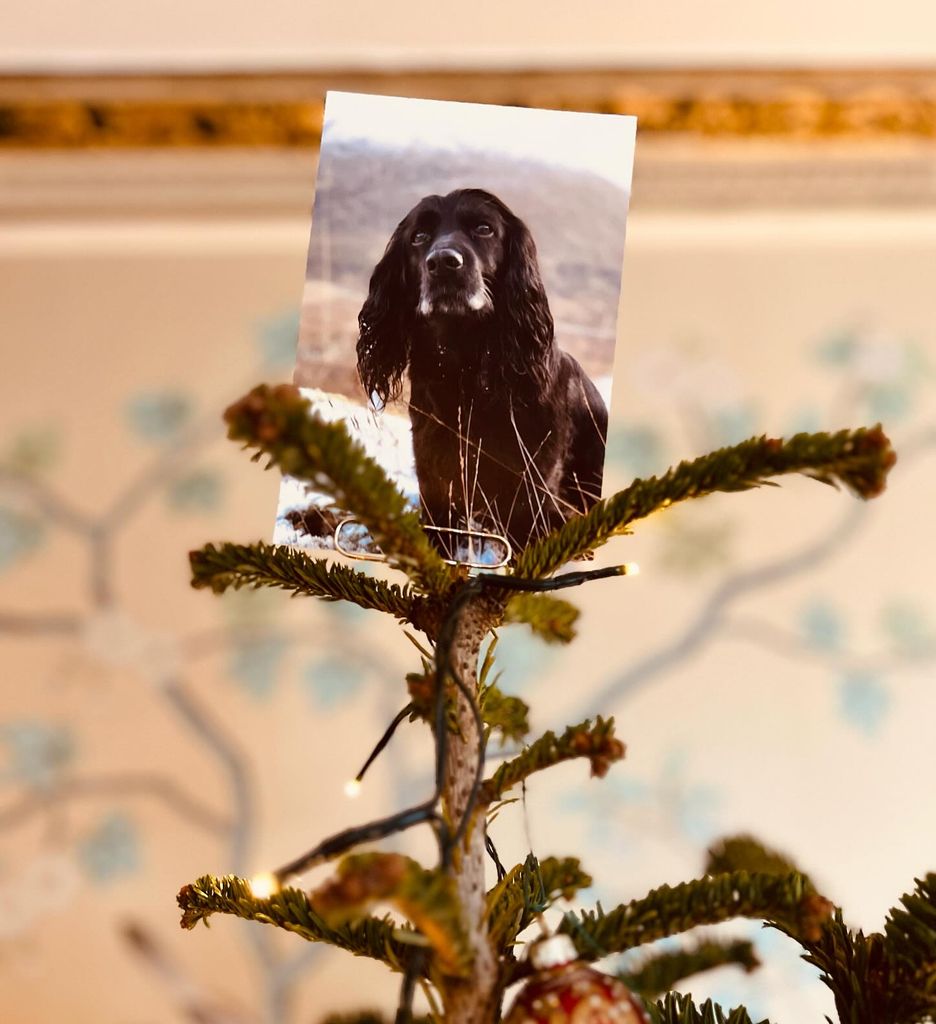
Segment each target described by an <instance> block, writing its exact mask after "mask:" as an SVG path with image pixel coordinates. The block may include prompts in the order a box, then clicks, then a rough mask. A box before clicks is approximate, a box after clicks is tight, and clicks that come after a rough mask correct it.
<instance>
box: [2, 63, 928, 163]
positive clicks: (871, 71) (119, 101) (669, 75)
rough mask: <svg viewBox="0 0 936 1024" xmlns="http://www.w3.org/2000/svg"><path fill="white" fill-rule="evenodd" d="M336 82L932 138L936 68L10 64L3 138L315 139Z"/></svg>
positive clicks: (15, 143) (758, 133) (821, 137)
mask: <svg viewBox="0 0 936 1024" xmlns="http://www.w3.org/2000/svg"><path fill="white" fill-rule="evenodd" d="M328 89H337V90H344V91H350V92H368V93H385V94H388V95H399V96H419V97H424V98H435V99H448V100H464V101H470V102H479V103H500V104H508V105H516V106H525V107H546V108H550V109H560V110H584V111H596V112H602V113H627V114H636V115H637V117H638V119H639V131H640V134H641V137H642V138H643V139H645V140H657V139H659V140H666V139H672V140H686V141H690V140H692V141H698V140H704V139H711V140H716V141H724V142H730V141H731V140H736V139H743V140H747V141H750V140H752V139H757V140H762V141H764V142H766V143H770V142H783V143H790V142H796V143H806V144H809V143H817V142H835V143H845V144H848V143H852V142H861V143H868V142H869V141H871V142H873V141H878V142H883V141H887V140H894V139H901V140H904V141H908V142H919V143H933V142H936V69H915V70H909V69H904V68H856V69H851V70H823V71H806V70H795V69H791V70H750V69H733V70H732V69H717V70H716V69H705V70H669V71H667V70H613V69H608V70H587V71H586V70H567V69H562V70H554V71H548V70H546V71H512V72H502V71H444V72H443V71H400V72H387V73H375V72H363V71H361V72H352V71H338V72H334V73H326V72H315V73H298V72H294V73H277V74H216V75H215V74H212V75H199V74H191V75H140V76H131V75H113V76H51V75H45V76H40V75H34V76H6V77H0V149H3V150H56V149H57V150H96V149H111V150H114V149H180V148H188V149H199V150H210V149H218V148H246V149H254V148H260V149H262V148H266V149H279V150H283V149H285V150H290V149H308V148H313V149H314V148H315V147H317V146H318V144H319V142H320V139H321V130H322V111H323V98H324V94H325V91H326V90H328ZM557 141H558V140H557Z"/></svg>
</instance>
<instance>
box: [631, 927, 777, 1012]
mask: <svg viewBox="0 0 936 1024" xmlns="http://www.w3.org/2000/svg"><path fill="white" fill-rule="evenodd" d="M726 964H733V965H736V966H738V967H740V968H742V970H744V972H745V973H746V974H750V973H751V972H752V971H754V970H756V969H757V968H758V967H760V960H758V958H757V954H756V953H755V952H754V945H753V943H751V942H750V941H748V940H747V939H735V940H732V941H722V940H720V939H702V940H701V941H699V942H696V943H695V944H694V945H692V946H690V947H688V948H686V949H674V950H665V951H662V952H658V953H650V954H648V955H647V956H645V957H643V958H642V959H641V960H640V961H639V962H638V963H637V964H635V965H634V966H633V967H631V968H630V969H629V970H627V971H623V972H620V973H619V974H618V977H619V978H620V979H621V981H623V982H624V984H625V985H626V986H627V987H628V988H629V989H633V991H634V992H638V993H639V994H640V995H641V996H643V997H644V999H650V998H655V997H656V996H658V995H660V994H661V993H663V992H668V991H669V990H670V989H671V988H673V987H674V986H675V985H678V984H679V983H680V982H681V981H684V980H685V979H686V978H691V977H692V976H693V975H694V974H701V973H703V972H704V971H710V970H713V969H714V968H716V967H724V966H725V965H726Z"/></svg>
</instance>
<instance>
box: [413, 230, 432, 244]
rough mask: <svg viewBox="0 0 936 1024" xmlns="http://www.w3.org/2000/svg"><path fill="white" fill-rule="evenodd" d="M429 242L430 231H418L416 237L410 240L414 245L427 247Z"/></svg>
mask: <svg viewBox="0 0 936 1024" xmlns="http://www.w3.org/2000/svg"><path fill="white" fill-rule="evenodd" d="M428 241H429V232H428V231H417V232H416V234H415V235H413V237H412V238H411V239H410V243H411V244H412V245H425V244H426V242H428Z"/></svg>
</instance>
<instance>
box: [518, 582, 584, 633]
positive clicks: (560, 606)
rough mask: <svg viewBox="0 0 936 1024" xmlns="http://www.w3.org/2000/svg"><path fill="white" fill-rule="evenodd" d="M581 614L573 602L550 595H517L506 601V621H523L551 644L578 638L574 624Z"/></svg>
mask: <svg viewBox="0 0 936 1024" xmlns="http://www.w3.org/2000/svg"><path fill="white" fill-rule="evenodd" d="M580 614H581V613H580V612H579V610H578V608H576V607H575V605H574V604H570V603H569V602H568V601H563V600H562V599H561V598H558V597H552V596H550V595H549V594H515V595H514V596H513V597H512V598H511V599H510V601H509V602H508V603H507V609H506V611H505V613H504V623H505V624H510V623H512V622H523V623H526V625H528V626H529V627H530V629H531V630H532V631H533V632H534V633H535V634H536V635H537V636H538V637H540V638H541V639H542V640H545V641H546V642H547V643H550V644H568V643H571V642H572V641H573V640H574V639H575V623H576V622H577V621H578V617H579V615H580Z"/></svg>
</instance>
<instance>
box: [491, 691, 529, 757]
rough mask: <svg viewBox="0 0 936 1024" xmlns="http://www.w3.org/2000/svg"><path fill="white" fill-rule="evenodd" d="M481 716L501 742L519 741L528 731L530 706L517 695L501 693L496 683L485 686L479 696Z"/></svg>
mask: <svg viewBox="0 0 936 1024" xmlns="http://www.w3.org/2000/svg"><path fill="white" fill-rule="evenodd" d="M479 703H480V707H481V718H482V720H483V722H484V724H485V725H486V726H487V727H488V728H489V729H490V730H492V731H493V732H497V733H500V738H501V741H502V742H505V743H506V742H508V741H510V740H512V741H514V742H515V743H519V742H521V741H522V740H523V737H524V736H526V734H527V733H528V732H529V731H530V720H529V716H530V708H529V706H528V705H527V704H526V703H525V702H524V701H522V700H521V699H520V698H519V697H510V696H508V695H507V694H505V693H502V692H501V690H500V687H498V686H497V684H496V683H491V684H490V686H486V687H485V688H484V690H483V691H482V692H481V694H480V696H479Z"/></svg>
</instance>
